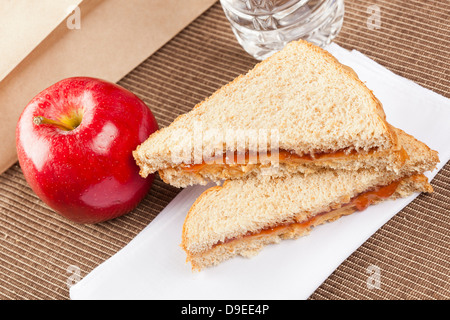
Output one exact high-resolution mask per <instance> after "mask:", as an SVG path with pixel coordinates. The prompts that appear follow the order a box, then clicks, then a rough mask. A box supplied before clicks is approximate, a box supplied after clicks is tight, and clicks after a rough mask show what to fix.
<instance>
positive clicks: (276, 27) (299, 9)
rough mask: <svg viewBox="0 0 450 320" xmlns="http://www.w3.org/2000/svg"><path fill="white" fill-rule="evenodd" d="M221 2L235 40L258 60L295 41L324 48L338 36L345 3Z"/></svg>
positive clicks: (314, 0)
mask: <svg viewBox="0 0 450 320" xmlns="http://www.w3.org/2000/svg"><path fill="white" fill-rule="evenodd" d="M220 2H221V4H222V8H223V10H224V12H225V15H226V17H227V18H228V20H229V21H230V24H231V29H232V30H233V32H234V34H235V35H236V38H237V40H238V41H239V43H240V44H241V46H242V47H243V48H244V49H245V51H247V52H248V53H249V54H250V55H252V56H253V57H255V58H256V59H258V60H263V59H265V58H267V57H269V56H270V55H272V54H273V53H275V52H276V51H279V50H281V49H282V48H283V47H284V46H285V45H286V44H287V43H288V42H290V41H293V40H298V39H304V40H307V41H309V42H311V43H314V44H316V45H318V46H320V47H324V46H325V45H327V44H329V43H330V42H331V41H332V40H333V39H334V38H335V37H336V36H337V34H338V33H339V31H340V30H341V27H342V23H343V20H344V0H220Z"/></svg>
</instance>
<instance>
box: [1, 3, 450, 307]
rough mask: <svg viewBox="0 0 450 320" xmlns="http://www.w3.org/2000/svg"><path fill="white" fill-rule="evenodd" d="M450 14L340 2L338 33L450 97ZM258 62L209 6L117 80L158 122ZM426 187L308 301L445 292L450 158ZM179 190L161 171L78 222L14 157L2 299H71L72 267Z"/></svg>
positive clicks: (4, 218) (98, 258) (5, 197)
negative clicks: (145, 187)
mask: <svg viewBox="0 0 450 320" xmlns="http://www.w3.org/2000/svg"><path fill="white" fill-rule="evenodd" d="M374 6H375V7H374ZM377 10H379V12H380V20H379V22H381V23H378V24H375V28H374V20H373V14H374V13H375V12H376V11H377ZM448 21H450V3H449V2H448V1H439V0H434V1H420V0H414V1H406V0H402V1H401V0H396V1H394V0H385V1H375V0H371V1H364V0H353V1H346V14H345V19H344V26H343V29H342V31H341V33H340V34H339V36H338V38H337V39H336V42H337V43H338V44H339V45H341V46H343V47H345V48H347V49H357V50H359V51H361V52H362V53H364V54H366V55H367V56H369V57H370V58H372V59H374V60H375V61H377V62H379V63H380V64H382V65H384V66H386V67H387V68H389V69H390V70H392V71H393V72H395V73H397V74H399V75H401V76H403V77H406V78H409V79H411V80H413V81H415V82H417V83H418V84H420V85H422V86H424V87H426V88H429V89H431V90H433V91H435V92H437V93H439V94H442V95H444V96H446V97H450V90H449V87H450V72H449V70H448V65H449V61H450V26H449V24H448ZM378 27H379V28H378ZM256 62H257V61H256V60H254V59H253V58H251V57H250V56H249V55H247V54H246V53H245V52H244V51H243V50H242V49H241V47H240V46H239V45H238V43H237V41H236V39H235V37H234V35H233V33H232V32H231V30H230V27H229V24H228V21H227V20H226V19H225V17H224V14H223V11H222V8H221V6H220V4H219V3H216V4H215V5H214V6H213V7H211V8H210V9H209V10H208V11H206V12H205V13H204V14H203V15H202V16H200V17H199V18H198V19H197V20H195V21H194V22H193V23H191V24H190V25H189V26H188V27H187V28H185V29H184V30H183V31H182V32H181V33H179V34H178V35H177V36H176V37H175V38H173V39H172V40H171V41H170V42H168V43H167V44H166V45H165V46H164V47H162V48H161V49H160V50H159V51H157V52H156V53H155V54H154V55H152V56H151V57H150V58H148V59H147V60H146V61H144V62H143V63H142V64H141V65H139V66H138V67H137V68H136V69H135V70H133V71H132V72H130V73H129V74H128V75H127V76H126V77H124V78H123V79H122V80H121V81H120V82H119V84H120V85H122V86H124V87H126V88H128V89H129V90H131V91H132V92H134V93H136V94H137V95H138V96H139V97H140V98H142V99H143V100H144V101H145V102H146V103H147V104H148V106H149V107H150V108H151V110H152V111H153V113H154V114H155V116H156V118H157V120H158V123H159V124H160V126H161V127H164V126H167V125H168V124H169V123H170V122H171V121H173V120H174V119H175V118H176V117H177V116H178V115H179V114H181V113H184V112H187V111H189V110H190V109H191V108H192V107H193V106H194V105H195V104H197V103H198V102H200V101H202V100H203V99H204V98H205V97H208V96H209V95H210V94H212V93H213V92H214V91H215V90H217V89H218V88H219V87H221V86H222V85H224V84H226V83H227V82H229V81H231V80H232V79H234V78H235V77H236V76H237V75H239V74H241V73H245V72H246V71H248V70H249V69H251V68H252V67H253V65H254V64H255V63H256ZM393 90H395V88H393ZM424 108H426V106H424ZM449 120H450V119H449ZM432 185H433V187H434V189H435V192H434V193H433V194H431V195H425V194H422V195H420V196H419V197H418V198H416V200H414V201H413V202H412V203H411V204H410V205H408V206H407V207H406V208H405V209H403V210H402V211H401V212H400V213H398V214H397V215H396V216H395V217H394V218H393V219H391V220H390V221H389V222H388V223H387V224H386V225H384V226H383V227H382V228H381V229H380V230H378V232H377V233H375V234H374V235H373V236H372V237H371V238H370V239H369V240H368V241H367V242H365V243H364V245H362V246H361V247H360V248H359V249H358V250H357V251H355V252H354V253H353V254H352V255H351V256H350V257H349V258H348V259H347V260H346V261H345V262H343V263H342V264H341V265H340V266H339V267H338V268H337V269H336V270H335V272H334V273H333V274H332V275H331V276H330V277H329V278H328V279H327V280H326V281H325V282H324V283H323V284H322V285H321V286H320V287H319V288H318V289H317V290H316V291H315V292H314V294H313V295H312V296H311V297H310V299H314V300H318V299H449V298H450V281H449V269H450V246H449V244H450V234H449V231H448V230H449V227H450V215H449V211H450V164H449V163H447V164H446V165H445V167H444V168H443V169H442V170H441V171H440V172H439V173H438V174H437V176H436V177H435V179H434V180H433V181H432ZM179 191H180V190H179V189H176V188H173V187H170V186H168V185H166V184H165V183H163V182H162V181H161V180H160V179H159V178H156V180H155V182H154V184H153V187H152V189H151V191H150V192H149V194H148V195H147V197H146V198H145V199H144V200H143V201H142V203H141V204H140V205H139V206H138V208H136V209H135V210H134V211H133V212H131V213H130V214H127V215H126V216H123V217H120V218H118V219H115V220H112V221H108V222H105V223H101V224H98V225H78V224H73V223H71V222H69V221H67V220H66V219H64V218H62V217H60V216H58V215H57V214H55V213H53V212H52V210H50V209H49V208H48V207H47V206H46V205H45V204H43V203H42V202H41V201H40V200H39V199H38V198H37V197H36V196H35V195H34V193H33V192H32V191H31V189H30V188H29V187H28V185H27V183H26V181H25V179H24V177H23V175H22V172H21V169H20V167H19V166H18V165H17V164H16V165H14V166H13V167H11V168H10V169H9V170H8V171H6V172H5V173H4V174H2V175H1V176H0V299H68V298H69V285H70V284H72V283H73V281H74V280H76V277H75V278H74V276H76V275H77V271H79V272H80V277H81V278H82V277H84V276H85V275H86V274H88V273H89V272H90V271H91V270H92V269H93V268H95V267H96V266H97V265H99V264H100V263H102V262H103V261H105V260H106V259H108V258H109V257H111V256H112V255H113V254H114V253H116V252H117V251H118V250H120V249H121V248H123V247H124V246H125V245H126V244H127V243H128V242H129V241H130V240H132V239H133V238H134V237H135V236H136V235H137V234H138V233H139V232H140V231H141V230H142V229H143V228H144V227H145V226H147V225H148V224H149V223H150V222H151V221H152V219H153V218H155V216H156V215H157V214H158V213H159V212H160V211H161V210H162V209H163V208H164V207H165V206H166V205H167V204H168V203H169V202H170V201H171V200H172V199H173V198H174V197H175V195H177V194H178V192H179ZM374 271H375V272H378V273H375V274H373V272H374ZM377 275H378V276H379V277H378V278H374V276H377ZM118 276H120V275H118ZM374 280H379V282H377V281H374Z"/></svg>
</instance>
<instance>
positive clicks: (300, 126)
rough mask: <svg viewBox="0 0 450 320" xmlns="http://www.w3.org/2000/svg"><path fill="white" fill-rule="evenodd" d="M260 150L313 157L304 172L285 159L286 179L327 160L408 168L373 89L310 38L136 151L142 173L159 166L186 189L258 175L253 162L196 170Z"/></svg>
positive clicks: (335, 163)
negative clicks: (227, 156)
mask: <svg viewBox="0 0 450 320" xmlns="http://www.w3.org/2000/svg"><path fill="white" fill-rule="evenodd" d="M255 137H256V138H255ZM261 150H265V151H269V152H270V151H272V150H281V151H282V152H288V153H290V154H292V155H295V156H297V157H306V158H308V159H312V161H305V162H302V163H301V165H300V167H301V168H297V169H295V167H296V166H299V164H298V163H297V164H296V163H291V162H290V163H289V164H290V165H289V166H286V165H284V164H283V166H282V168H280V170H279V171H278V172H279V174H280V175H281V176H284V175H286V174H288V173H293V172H298V171H300V172H306V171H308V170H316V169H317V167H323V166H327V165H328V166H331V167H333V168H343V169H344V168H348V169H358V168H359V167H360V166H362V164H361V162H363V160H366V161H365V165H366V166H371V167H383V168H387V169H392V170H397V169H398V168H399V167H400V166H401V165H402V156H401V150H400V148H399V146H398V141H397V138H396V136H395V133H394V132H393V130H391V128H390V126H389V125H388V123H387V122H386V116H385V113H384V111H383V108H382V105H381V103H380V102H379V101H378V99H377V98H376V97H375V96H374V94H373V93H372V91H371V90H369V89H368V88H367V87H366V86H365V85H364V83H363V82H362V81H361V80H359V79H358V77H357V75H356V74H355V72H353V71H352V69H351V68H349V67H347V66H344V65H342V64H340V63H339V62H338V61H337V60H336V59H335V58H334V57H333V56H332V55H331V54H330V53H328V52H327V51H325V50H323V49H321V48H319V47H317V46H314V45H312V44H310V43H308V42H306V41H303V40H300V41H295V42H292V43H289V44H288V45H287V46H286V47H285V48H284V49H283V50H281V51H280V52H278V53H276V54H274V55H272V56H271V57H270V58H268V59H266V60H264V61H262V62H260V63H258V64H257V65H256V66H255V67H254V68H253V69H252V70H250V71H249V72H248V73H247V74H245V75H241V76H239V77H237V78H236V79H235V80H234V81H232V82H230V83H229V84H227V85H225V86H224V87H222V88H221V89H219V90H218V91H216V92H215V93H214V94H213V95H212V96H210V97H209V98H207V99H206V100H204V101H203V102H201V103H199V104H198V105H196V106H195V107H194V108H193V110H191V111H190V112H188V113H187V114H184V115H181V116H179V117H178V118H177V119H176V120H175V121H174V122H173V123H172V124H171V125H170V126H168V127H166V128H162V129H161V130H159V131H157V132H155V133H153V134H152V135H151V136H150V137H149V138H148V139H147V140H146V141H145V142H143V143H142V144H141V145H140V146H138V147H137V149H136V150H135V151H134V152H133V155H134V158H135V160H136V163H137V164H138V165H139V166H140V173H141V175H142V176H143V177H146V176H147V175H149V174H151V173H154V172H156V171H159V173H160V175H161V177H162V179H163V180H164V181H165V182H167V183H170V184H172V185H174V186H177V187H185V186H188V185H192V184H206V183H207V182H209V181H220V180H222V179H233V178H242V177H244V176H247V175H249V174H250V173H255V174H256V175H258V174H259V173H260V169H261V168H260V166H258V165H256V166H247V163H240V164H239V165H238V166H228V167H226V166H225V168H224V167H222V168H219V169H217V168H213V169H211V167H210V166H209V164H208V165H207V166H206V170H203V171H202V170H200V171H198V170H197V171H196V170H192V169H193V166H194V169H195V168H197V167H195V166H196V165H202V164H204V163H205V162H207V161H208V160H210V159H207V158H208V157H209V156H211V155H215V156H216V157H215V160H219V162H221V161H222V162H223V159H224V157H223V155H225V154H227V153H228V154H230V155H235V154H237V153H239V152H242V153H245V152H247V153H258V152H261ZM375 152H384V153H383V155H382V156H373V154H374V153H375ZM367 154H369V155H368V156H366V157H362V158H360V157H359V156H361V155H367ZM316 155H320V156H321V157H322V158H323V156H324V155H325V157H327V155H328V157H327V158H328V161H320V162H318V161H316V159H315V158H316ZM336 155H337V156H336ZM347 155H351V156H350V157H347ZM355 155H357V156H358V157H355ZM355 158H357V160H358V161H355Z"/></svg>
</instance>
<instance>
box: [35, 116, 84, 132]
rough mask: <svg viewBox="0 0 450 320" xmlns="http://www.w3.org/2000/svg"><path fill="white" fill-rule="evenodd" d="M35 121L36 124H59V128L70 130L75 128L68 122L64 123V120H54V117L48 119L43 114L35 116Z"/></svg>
mask: <svg viewBox="0 0 450 320" xmlns="http://www.w3.org/2000/svg"><path fill="white" fill-rule="evenodd" d="M33 123H34V124H35V125H41V124H51V125H54V126H57V127H58V128H60V129H63V130H66V131H70V130H73V129H75V128H74V127H72V126H71V125H68V124H66V123H64V122H62V121H58V120H53V119H47V118H44V117H42V116H38V117H34V118H33Z"/></svg>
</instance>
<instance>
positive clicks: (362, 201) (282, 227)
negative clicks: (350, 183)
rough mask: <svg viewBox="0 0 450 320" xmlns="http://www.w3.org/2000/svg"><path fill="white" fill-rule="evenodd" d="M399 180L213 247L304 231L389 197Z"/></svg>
mask: <svg viewBox="0 0 450 320" xmlns="http://www.w3.org/2000/svg"><path fill="white" fill-rule="evenodd" d="M401 181H402V179H400V180H397V181H394V182H392V183H390V184H388V185H386V186H379V187H376V188H374V189H373V190H369V191H366V192H363V193H361V194H359V195H357V196H355V197H353V198H352V199H351V200H350V202H348V203H346V204H344V205H343V206H341V207H340V208H337V209H334V210H330V211H326V212H321V213H319V214H316V215H314V216H313V217H310V218H308V219H306V220H303V221H301V222H288V223H282V224H278V225H275V226H273V227H268V228H264V229H262V230H260V231H259V232H247V233H246V234H245V235H242V236H240V237H234V238H226V239H225V240H224V241H221V242H218V243H216V244H215V245H214V246H213V247H215V246H218V245H221V244H226V243H229V242H232V241H236V240H241V239H245V238H251V237H259V236H269V235H283V234H287V233H289V232H291V231H295V232H296V233H301V232H299V231H302V230H305V231H306V230H307V229H309V228H311V227H314V226H317V225H320V224H322V223H324V222H326V221H333V220H336V219H338V218H340V217H341V216H344V215H349V214H352V213H354V212H355V211H362V210H365V209H366V208H367V207H369V206H370V205H371V204H373V203H375V202H378V201H380V200H385V199H388V198H390V197H391V196H392V195H393V194H394V192H395V191H396V190H397V188H398V186H399V184H400V182H401Z"/></svg>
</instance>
